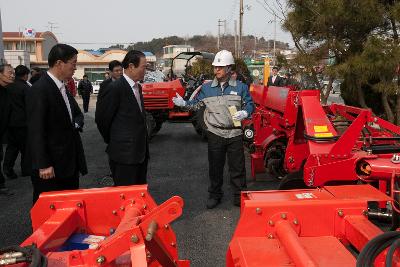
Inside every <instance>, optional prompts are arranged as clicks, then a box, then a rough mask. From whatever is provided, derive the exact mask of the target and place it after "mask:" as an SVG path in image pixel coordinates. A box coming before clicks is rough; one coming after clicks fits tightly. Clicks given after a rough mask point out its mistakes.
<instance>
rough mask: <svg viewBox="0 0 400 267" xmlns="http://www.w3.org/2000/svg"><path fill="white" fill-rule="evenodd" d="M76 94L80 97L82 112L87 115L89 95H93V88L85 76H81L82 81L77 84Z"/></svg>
mask: <svg viewBox="0 0 400 267" xmlns="http://www.w3.org/2000/svg"><path fill="white" fill-rule="evenodd" d="M78 93H79V95H80V96H81V97H82V101H83V111H84V112H85V113H87V112H88V111H89V101H90V95H91V94H92V93H93V86H92V83H91V82H90V81H89V79H88V76H87V75H86V74H85V75H83V79H82V80H81V81H80V82H79V84H78Z"/></svg>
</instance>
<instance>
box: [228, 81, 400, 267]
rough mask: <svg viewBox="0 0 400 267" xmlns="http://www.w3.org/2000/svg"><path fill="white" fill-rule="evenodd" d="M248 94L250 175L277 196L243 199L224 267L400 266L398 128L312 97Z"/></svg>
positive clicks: (263, 91) (266, 91) (273, 90)
mask: <svg viewBox="0 0 400 267" xmlns="http://www.w3.org/2000/svg"><path fill="white" fill-rule="evenodd" d="M251 94H252V96H253V100H254V102H255V104H256V110H255V112H254V113H253V117H252V120H251V121H247V122H246V123H245V124H244V125H245V126H244V130H245V138H246V140H247V145H248V148H249V152H250V156H251V173H252V176H253V178H255V177H256V175H257V174H258V173H262V172H265V171H268V172H269V173H271V174H272V175H273V176H275V177H277V178H280V179H281V181H280V185H279V189H281V190H279V191H276V190H275V191H258V192H254V191H249V192H242V203H241V217H240V220H239V223H238V226H237V228H236V230H235V233H234V235H233V238H232V240H231V242H230V245H229V249H228V252H227V255H226V263H227V266H229V267H231V266H360V267H361V266H400V258H399V256H400V254H399V249H398V248H399V247H400V241H399V239H400V232H399V231H396V230H397V229H398V227H399V222H398V218H399V192H400V191H399V189H398V182H399V175H400V165H399V164H400V156H399V155H398V154H397V153H399V152H400V143H399V141H400V127H398V126H396V125H393V124H391V123H389V122H387V121H385V120H383V119H381V118H379V117H377V116H375V115H374V114H372V112H371V111H370V110H367V109H360V108H355V107H350V106H346V105H340V104H331V105H326V106H323V105H321V104H320V101H319V100H320V99H319V91H316V90H302V91H297V90H296V89H295V88H292V87H265V86H261V85H260V86H258V85H256V86H252V88H251ZM307 188H308V189H307ZM289 189H296V190H289ZM384 221H385V222H387V223H389V224H384V223H383V222H384ZM377 225H378V226H379V227H378V226H377ZM389 228H390V231H386V232H384V231H383V230H382V229H384V230H389Z"/></svg>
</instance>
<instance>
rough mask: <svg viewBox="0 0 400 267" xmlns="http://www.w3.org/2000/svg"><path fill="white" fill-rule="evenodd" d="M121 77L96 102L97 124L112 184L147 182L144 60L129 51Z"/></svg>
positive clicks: (134, 52)
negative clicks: (110, 172) (104, 145)
mask: <svg viewBox="0 0 400 267" xmlns="http://www.w3.org/2000/svg"><path fill="white" fill-rule="evenodd" d="M122 66H123V68H124V74H123V76H122V77H121V78H120V79H118V80H116V81H114V82H112V83H110V84H109V85H108V86H107V88H106V90H103V92H104V95H103V96H102V97H101V99H99V100H98V102H97V108H98V110H97V111H96V124H97V128H98V129H99V132H100V134H101V135H102V137H103V139H104V141H105V142H106V144H107V149H106V152H107V154H108V157H109V159H110V163H111V170H112V173H113V180H114V185H116V186H121V185H135V184H145V183H146V182H147V163H148V159H149V145H148V139H147V126H146V114H145V109H144V103H143V95H142V87H141V85H140V84H139V82H140V81H142V80H143V78H144V74H145V71H146V57H145V55H144V54H143V53H142V52H140V51H137V50H131V51H129V52H128V53H127V54H126V56H125V58H124V60H123V61H122Z"/></svg>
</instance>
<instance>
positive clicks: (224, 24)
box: [217, 19, 226, 51]
mask: <svg viewBox="0 0 400 267" xmlns="http://www.w3.org/2000/svg"><path fill="white" fill-rule="evenodd" d="M222 26H224V35H225V33H226V20H221V19H218V40H217V48H218V51H219V48H220V46H221V27H222Z"/></svg>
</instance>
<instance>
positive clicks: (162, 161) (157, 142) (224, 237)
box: [0, 99, 277, 267]
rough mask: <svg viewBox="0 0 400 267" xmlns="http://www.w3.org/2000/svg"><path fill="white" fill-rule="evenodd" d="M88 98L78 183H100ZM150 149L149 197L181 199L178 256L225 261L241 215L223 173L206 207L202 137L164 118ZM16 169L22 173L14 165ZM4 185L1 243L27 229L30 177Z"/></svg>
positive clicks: (99, 146) (14, 240)
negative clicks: (221, 192)
mask: <svg viewBox="0 0 400 267" xmlns="http://www.w3.org/2000/svg"><path fill="white" fill-rule="evenodd" d="M92 100H93V101H92V103H91V109H90V112H89V113H87V114H86V125H85V131H84V133H83V134H82V139H83V142H84V147H85V152H86V158H87V162H88V168H89V174H88V175H86V176H85V177H82V178H81V187H82V188H91V187H100V186H101V185H99V183H98V180H99V178H100V177H102V176H103V175H105V174H107V173H108V167H107V158H106V155H105V153H104V149H105V146H104V144H103V141H102V139H101V137H100V135H99V133H98V131H97V129H96V127H95V124H94V116H93V106H94V102H95V99H92ZM150 153H151V159H150V165H149V176H150V178H149V179H148V181H149V190H150V193H151V195H152V196H153V198H154V199H155V200H156V202H157V203H161V202H163V201H165V200H166V199H168V198H170V197H171V196H174V195H178V196H181V197H183V199H184V200H185V207H184V213H183V216H182V217H181V218H180V219H179V220H177V221H176V222H174V223H173V229H174V231H175V232H176V235H177V238H178V248H179V253H180V258H182V259H189V260H191V264H192V265H191V266H194V267H196V266H197V267H204V266H225V253H226V250H227V247H228V244H229V241H230V239H231V236H232V233H233V231H234V229H235V226H236V223H237V220H238V218H239V208H237V207H234V206H233V205H232V199H231V192H230V188H229V183H228V178H227V176H225V184H224V189H225V198H224V199H223V203H222V204H221V205H220V206H218V207H217V208H216V209H213V210H207V209H205V201H206V198H207V185H208V174H207V173H208V163H207V145H206V143H205V142H204V141H202V140H201V139H200V138H199V136H197V135H196V133H195V131H194V129H193V127H192V125H191V124H189V123H165V124H164V125H163V128H162V129H161V131H160V132H159V133H158V134H157V136H156V137H155V138H154V139H153V140H152V141H151V144H150ZM247 166H248V164H247ZM248 170H249V168H248ZM16 171H17V173H20V172H19V170H18V168H16ZM225 173H226V172H225ZM248 176H249V175H248ZM7 185H8V186H9V187H10V188H11V189H12V190H14V191H15V192H16V194H15V195H14V196H11V197H4V196H0V207H1V210H0V229H1V230H0V248H1V247H4V246H8V245H13V244H18V243H20V242H21V241H23V240H24V239H25V238H26V237H27V236H29V234H30V233H31V232H30V231H31V228H30V220H29V209H30V206H31V198H32V190H31V183H30V180H29V178H28V177H22V178H18V179H17V180H11V181H10V180H8V181H7ZM276 185H277V183H276V181H274V180H273V179H268V178H267V177H259V179H258V181H257V182H253V181H250V180H249V182H248V186H249V188H250V189H272V188H275V187H276Z"/></svg>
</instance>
